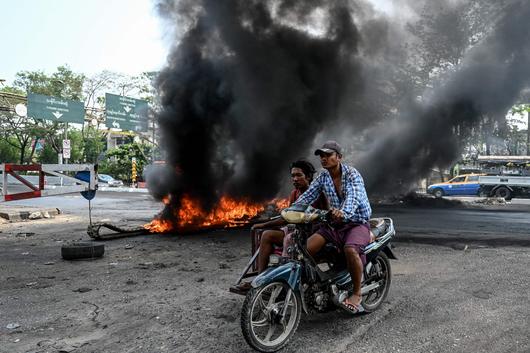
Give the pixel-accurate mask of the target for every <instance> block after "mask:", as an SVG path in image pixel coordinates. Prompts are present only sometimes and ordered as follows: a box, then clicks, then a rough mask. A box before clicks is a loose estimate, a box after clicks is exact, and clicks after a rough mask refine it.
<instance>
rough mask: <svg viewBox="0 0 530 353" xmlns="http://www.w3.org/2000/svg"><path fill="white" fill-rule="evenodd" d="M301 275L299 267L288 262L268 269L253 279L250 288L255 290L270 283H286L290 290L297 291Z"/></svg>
mask: <svg viewBox="0 0 530 353" xmlns="http://www.w3.org/2000/svg"><path fill="white" fill-rule="evenodd" d="M301 274H302V271H301V266H300V264H298V263H295V262H288V263H286V264H283V265H280V266H276V267H269V268H268V269H267V270H265V271H264V272H263V273H261V274H259V275H258V276H257V277H256V278H254V280H253V281H252V287H253V288H257V287H261V286H264V285H267V284H269V283H272V282H277V281H282V282H285V283H287V284H288V285H289V287H291V289H292V290H297V289H298V285H299V283H300V277H301Z"/></svg>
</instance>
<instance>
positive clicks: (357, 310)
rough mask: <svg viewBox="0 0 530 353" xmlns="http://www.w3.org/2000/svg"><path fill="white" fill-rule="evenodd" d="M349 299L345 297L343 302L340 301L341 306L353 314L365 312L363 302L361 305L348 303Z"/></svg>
mask: <svg viewBox="0 0 530 353" xmlns="http://www.w3.org/2000/svg"><path fill="white" fill-rule="evenodd" d="M346 300H347V299H344V301H343V302H342V303H340V307H341V308H342V309H344V310H346V311H347V312H349V313H350V314H352V315H356V314H361V313H364V308H363V306H362V304H360V303H359V305H355V304H352V303H346Z"/></svg>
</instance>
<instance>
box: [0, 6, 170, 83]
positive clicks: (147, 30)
mask: <svg viewBox="0 0 530 353" xmlns="http://www.w3.org/2000/svg"><path fill="white" fill-rule="evenodd" d="M0 13H1V14H2V15H1V17H2V18H1V20H0V48H1V49H0V53H1V54H0V55H1V59H0V79H5V80H6V84H8V85H10V84H12V81H13V79H14V77H15V74H16V73H17V72H18V71H23V70H30V71H33V70H43V71H45V72H46V73H48V74H50V73H52V72H54V71H55V69H56V68H57V66H60V65H64V64H68V65H69V66H70V67H71V68H72V70H73V71H74V72H79V73H84V74H87V75H92V74H95V73H98V72H101V71H103V70H110V71H117V72H121V73H125V74H129V75H135V74H139V73H141V72H144V71H152V70H158V69H160V68H162V67H163V65H164V63H165V60H166V56H167V52H168V48H169V44H168V43H167V42H168V38H167V35H164V30H163V27H162V23H161V21H160V20H159V18H158V16H157V14H156V10H155V9H154V3H153V1H152V0H0ZM164 38H165V39H164Z"/></svg>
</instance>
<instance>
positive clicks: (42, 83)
mask: <svg viewBox="0 0 530 353" xmlns="http://www.w3.org/2000/svg"><path fill="white" fill-rule="evenodd" d="M84 80H85V75H83V74H77V73H74V72H73V71H72V70H71V69H70V68H69V67H68V65H64V66H59V67H57V71H56V72H54V73H53V74H51V75H47V74H46V73H44V71H20V72H17V74H16V75H15V81H14V83H13V85H14V87H15V88H18V89H20V90H23V91H25V92H32V93H38V94H45V95H48V96H55V97H61V98H67V99H73V100H82V99H83V82H84Z"/></svg>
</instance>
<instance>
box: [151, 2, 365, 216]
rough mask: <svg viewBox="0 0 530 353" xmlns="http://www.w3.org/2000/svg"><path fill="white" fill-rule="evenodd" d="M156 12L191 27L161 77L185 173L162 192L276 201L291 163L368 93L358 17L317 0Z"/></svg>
mask: <svg viewBox="0 0 530 353" xmlns="http://www.w3.org/2000/svg"><path fill="white" fill-rule="evenodd" d="M159 9H160V12H161V13H163V14H164V16H166V18H170V19H172V20H174V19H175V18H181V19H186V20H185V21H183V22H187V23H190V26H189V28H188V29H187V31H186V33H185V34H184V37H183V38H182V39H181V41H180V43H179V45H178V46H176V47H175V48H174V51H173V52H172V53H171V55H170V57H169V65H168V67H167V68H166V69H165V70H163V71H162V72H161V74H160V76H159V79H158V89H159V92H160V95H161V103H162V107H163V109H162V111H161V112H160V114H159V125H160V127H161V132H162V145H163V146H164V147H165V150H166V152H167V161H168V162H169V164H170V165H171V166H173V167H175V168H176V174H177V175H178V178H175V180H174V182H173V183H165V185H164V187H165V188H166V190H167V191H170V192H171V193H172V194H173V196H177V197H174V198H173V199H175V200H178V198H179V196H180V195H182V194H183V193H186V194H188V195H189V196H191V197H192V198H195V199H199V200H201V202H202V205H203V207H205V208H208V207H209V206H211V205H212V204H214V203H215V202H216V200H218V198H219V197H220V195H222V194H229V195H231V196H233V197H236V198H237V197H245V198H249V199H251V200H253V201H263V200H265V199H267V198H271V197H273V196H274V195H275V193H276V192H277V190H278V188H279V186H280V181H281V180H282V179H283V177H284V175H285V174H287V172H288V171H287V167H288V165H289V163H290V162H291V161H293V160H294V159H296V158H298V157H300V156H304V155H306V152H307V150H308V149H309V147H310V146H311V144H312V140H313V138H314V136H315V134H316V133H317V132H318V131H320V130H322V129H323V128H324V127H325V126H326V125H328V124H331V123H333V122H334V121H336V120H337V119H338V117H339V111H340V108H341V105H344V102H345V101H347V100H355V98H356V92H360V91H361V90H362V87H363V77H362V74H361V65H360V60H359V58H358V56H359V42H360V33H359V29H358V27H357V26H356V25H355V23H354V17H353V15H354V14H355V12H356V11H360V10H358V9H356V8H355V6H353V5H351V4H350V3H349V2H347V1H336V2H331V3H329V2H327V1H315V0H313V1H292V0H290V1H246V0H241V1H235V0H232V1H215V0H204V1H199V2H195V1H194V2H191V1H189V2H188V1H180V2H173V1H165V2H162V3H160V4H159ZM309 18H315V19H316V20H317V22H318V28H311V27H308V26H307V23H308V21H309ZM346 94H348V95H346ZM159 186H160V185H159ZM157 193H158V194H160V192H157Z"/></svg>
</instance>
